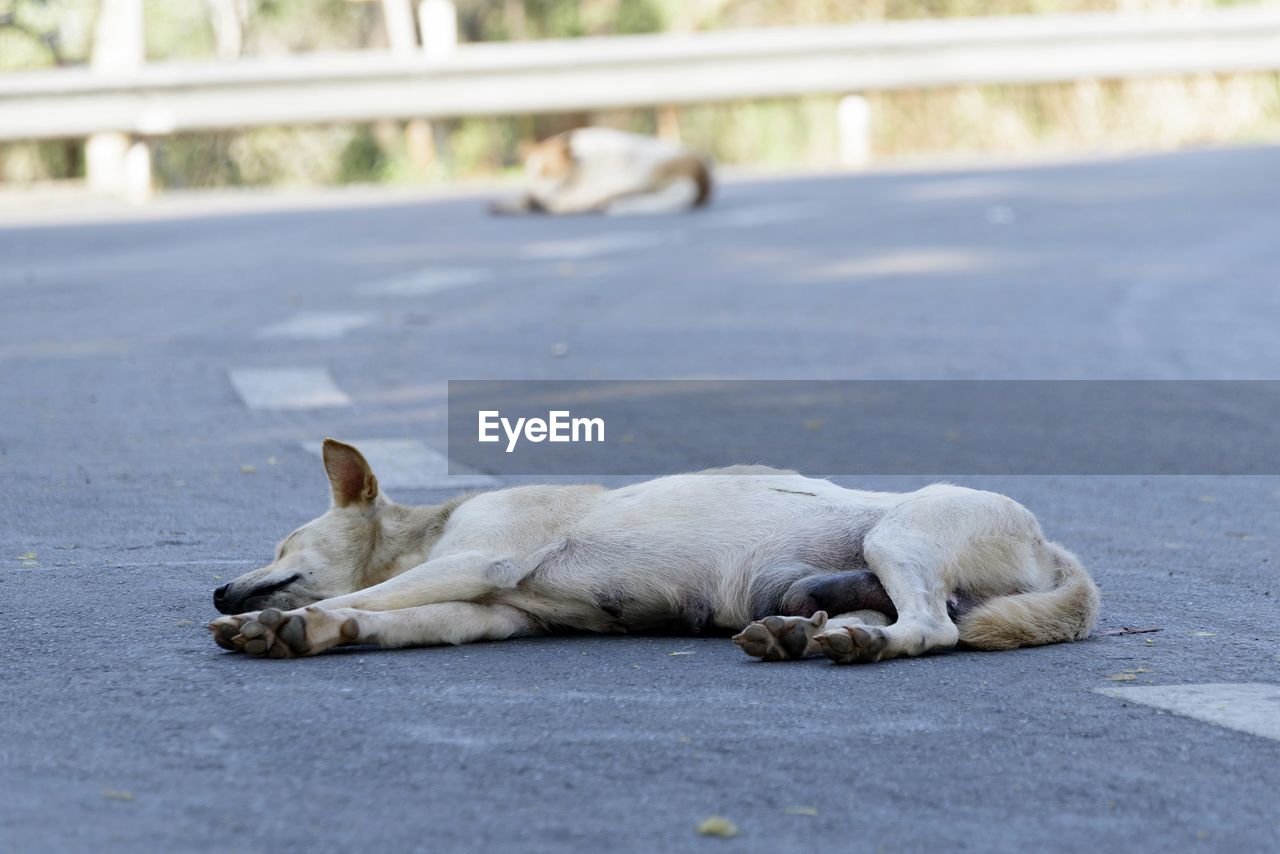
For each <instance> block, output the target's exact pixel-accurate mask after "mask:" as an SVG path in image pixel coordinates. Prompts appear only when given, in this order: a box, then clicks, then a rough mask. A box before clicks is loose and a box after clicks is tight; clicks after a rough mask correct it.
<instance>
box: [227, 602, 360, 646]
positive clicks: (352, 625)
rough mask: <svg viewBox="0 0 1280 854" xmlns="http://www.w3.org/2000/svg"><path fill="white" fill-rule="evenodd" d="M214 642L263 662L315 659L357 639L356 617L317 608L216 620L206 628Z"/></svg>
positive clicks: (272, 609) (241, 615)
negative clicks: (275, 659)
mask: <svg viewBox="0 0 1280 854" xmlns="http://www.w3.org/2000/svg"><path fill="white" fill-rule="evenodd" d="M209 631H211V632H213V639H214V642H215V643H217V644H218V646H220V647H222V648H223V649H227V650H231V651H232V652H243V653H244V654H246V655H252V656H259V657H266V658H296V657H298V656H302V655H315V654H317V653H320V652H324V651H325V650H327V649H330V648H332V647H335V646H338V645H339V644H343V643H350V642H352V641H354V640H356V639H358V638H359V637H360V624H359V623H358V622H356V619H355V617H350V616H348V617H345V618H344V616H343V615H341V614H339V613H336V612H332V611H324V610H322V609H320V608H301V609H298V610H296V611H279V610H277V609H275V608H268V609H267V610H265V611H261V612H259V613H256V614H237V615H236V616H234V617H219V618H218V619H216V620H214V621H213V622H212V623H210V624H209Z"/></svg>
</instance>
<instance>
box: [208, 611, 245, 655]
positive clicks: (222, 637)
mask: <svg viewBox="0 0 1280 854" xmlns="http://www.w3.org/2000/svg"><path fill="white" fill-rule="evenodd" d="M243 622H244V621H243V620H241V619H240V618H239V617H219V618H218V619H216V620H214V621H213V622H212V623H210V624H209V625H207V626H205V628H207V629H208V630H209V631H210V633H212V634H213V642H214V643H216V644H217V645H218V646H220V647H222V648H223V649H225V650H228V651H230V652H239V651H240V647H239V646H236V644H235V638H236V636H237V635H239V634H240V626H241V625H242V624H243Z"/></svg>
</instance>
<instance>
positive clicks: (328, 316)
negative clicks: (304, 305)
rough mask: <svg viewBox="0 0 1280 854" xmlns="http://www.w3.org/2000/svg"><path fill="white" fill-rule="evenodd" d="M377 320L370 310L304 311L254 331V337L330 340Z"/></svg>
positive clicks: (370, 324)
mask: <svg viewBox="0 0 1280 854" xmlns="http://www.w3.org/2000/svg"><path fill="white" fill-rule="evenodd" d="M377 321H378V316H377V315H376V314H372V313H370V312H354V311H328V312H306V313H303V314H297V315H294V316H293V317H291V318H289V319H288V320H282V321H280V322H279V323H273V324H271V325H270V326H264V327H262V328H261V329H259V330H258V331H257V333H255V337H257V338H290V339H297V340H311V341H331V340H334V339H337V338H341V337H342V336H343V335H346V334H347V333H348V332H351V331H352V330H354V329H360V328H362V327H365V326H372V325H373V324H374V323H377Z"/></svg>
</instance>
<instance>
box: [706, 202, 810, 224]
mask: <svg viewBox="0 0 1280 854" xmlns="http://www.w3.org/2000/svg"><path fill="white" fill-rule="evenodd" d="M821 213H822V211H821V210H819V209H818V208H817V207H815V206H814V205H803V204H801V205H756V206H755V207H749V208H741V209H739V210H727V211H713V212H710V213H707V214H705V215H703V217H702V218H701V219H700V220H699V221H698V224H699V225H702V226H706V227H710V228H757V227H759V226H762V225H774V224H775V223H783V222H797V221H799V220H802V219H813V218H814V217H817V216H819V215H821Z"/></svg>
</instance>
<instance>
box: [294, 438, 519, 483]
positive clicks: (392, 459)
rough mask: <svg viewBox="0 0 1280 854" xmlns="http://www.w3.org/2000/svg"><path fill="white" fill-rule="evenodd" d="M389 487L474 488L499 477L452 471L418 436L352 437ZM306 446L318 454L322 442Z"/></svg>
mask: <svg viewBox="0 0 1280 854" xmlns="http://www.w3.org/2000/svg"><path fill="white" fill-rule="evenodd" d="M344 441H349V442H350V444H352V445H354V446H356V447H357V448H359V449H360V453H362V454H364V458H365V459H366V460H368V461H369V465H370V467H371V468H372V469H373V471H374V473H375V474H376V475H377V476H378V483H380V484H381V485H382V486H385V487H386V488H387V489H475V488H479V487H486V486H493V485H494V484H496V483H497V480H495V479H494V478H492V477H490V476H489V475H487V474H479V473H476V472H471V473H467V474H449V458H448V457H446V456H445V455H444V454H441V453H439V452H437V451H433V450H432V449H431V448H428V447H427V446H426V445H424V444H423V443H422V442H419V441H417V440H416V439H351V440H344ZM302 447H303V449H304V450H307V451H310V452H311V453H313V454H315V455H317V456H319V455H320V452H321V451H320V448H321V443H319V442H304V443H303V444H302Z"/></svg>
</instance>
